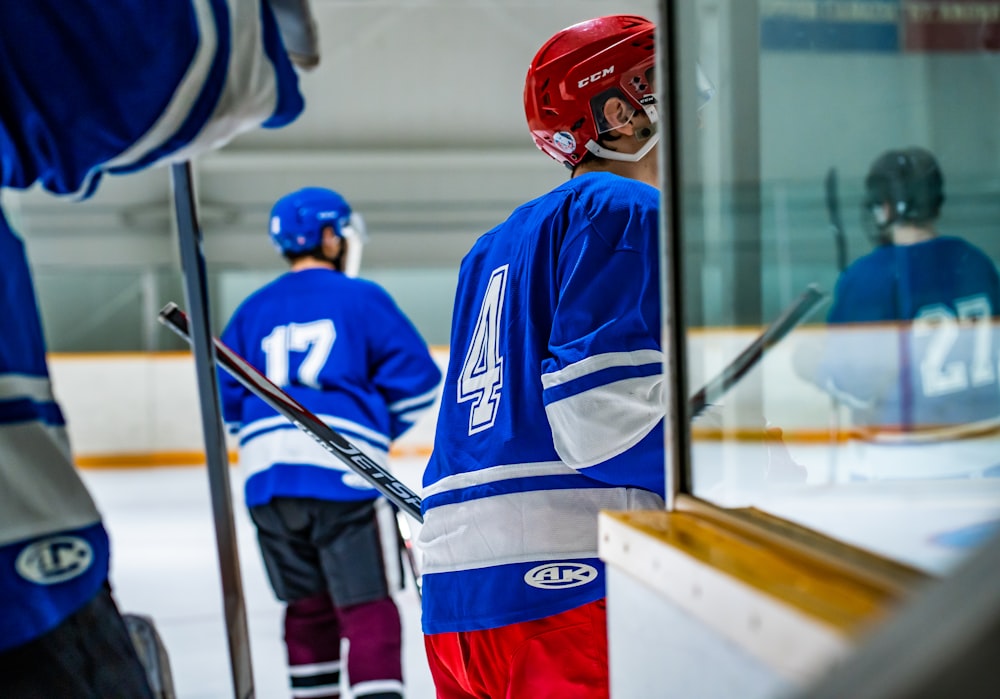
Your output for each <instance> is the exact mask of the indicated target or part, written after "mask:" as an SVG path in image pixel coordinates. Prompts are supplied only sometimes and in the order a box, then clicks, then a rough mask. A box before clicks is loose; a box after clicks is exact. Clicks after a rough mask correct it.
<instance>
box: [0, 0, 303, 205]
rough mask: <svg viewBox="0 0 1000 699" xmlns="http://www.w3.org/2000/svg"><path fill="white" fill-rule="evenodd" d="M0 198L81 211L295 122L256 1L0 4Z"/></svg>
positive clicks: (291, 88) (296, 96)
mask: <svg viewBox="0 0 1000 699" xmlns="http://www.w3.org/2000/svg"><path fill="white" fill-rule="evenodd" d="M0 92H2V94H3V95H4V98H3V100H2V101H0V177H2V181H0V184H2V185H3V186H6V187H13V188H28V187H31V186H32V185H34V184H35V183H36V182H37V183H40V184H41V186H42V187H44V188H45V189H47V190H48V191H50V192H52V193H55V194H65V195H72V196H75V197H79V198H83V197H86V196H89V195H90V194H91V193H93V192H94V190H95V189H96V187H97V185H98V182H99V179H100V177H101V176H102V174H103V173H107V172H111V173H127V172H131V171H135V170H139V169H143V168H146V167H149V166H152V165H155V164H157V163H161V162H174V161H178V160H183V159H187V158H190V157H192V156H194V155H196V154H198V153H200V152H203V151H205V150H208V149H213V148H217V147H219V146H221V145H223V144H225V143H226V142H228V141H229V140H230V139H231V138H233V137H234V136H236V135H237V134H239V133H242V132H244V131H247V130H249V129H253V128H256V127H259V126H264V127H279V126H283V125H285V124H287V123H289V122H290V121H292V120H293V119H295V118H296V116H298V114H299V113H300V112H301V110H302V108H303V100H302V96H301V94H300V92H299V89H298V79H297V76H296V74H295V70H294V68H293V67H292V64H291V62H290V59H289V58H288V55H287V53H286V52H285V50H284V48H283V46H282V43H281V37H280V32H279V30H278V27H277V25H276V23H275V19H274V16H273V14H272V11H271V8H270V5H269V2H268V0H177V1H176V2H167V3H155V4H151V3H148V2H143V1H142V0H82V1H81V2H72V3H65V2H60V1H59V0H35V1H33V2H28V3H16V2H8V3H0Z"/></svg>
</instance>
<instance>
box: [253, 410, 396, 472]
mask: <svg viewBox="0 0 1000 699" xmlns="http://www.w3.org/2000/svg"><path fill="white" fill-rule="evenodd" d="M282 419H284V418H282ZM286 422H287V421H286ZM350 442H351V443H352V444H353V445H354V446H356V447H357V448H358V449H360V450H361V451H362V452H364V453H365V454H366V455H367V456H368V457H369V458H371V460H372V461H374V462H375V463H377V464H378V465H379V466H381V467H382V468H383V469H388V464H389V452H388V450H387V449H385V448H383V447H381V446H380V445H375V444H371V443H369V442H366V441H365V440H363V439H357V438H354V437H353V435H352V438H351V440H350ZM275 463H282V464H302V465H307V466H319V467H322V468H329V469H332V470H334V471H345V472H350V473H353V469H351V468H350V467H349V466H347V465H346V464H345V463H344V462H343V461H341V460H340V459H339V458H338V457H336V456H334V455H333V454H331V453H330V452H328V451H327V450H326V449H325V448H324V447H322V446H320V445H319V443H317V442H316V440H315V439H313V438H312V437H311V436H309V435H308V434H306V433H305V432H303V431H302V430H300V429H298V428H297V427H292V428H289V429H276V430H271V431H269V432H264V433H263V434H260V435H258V436H255V437H251V438H250V439H249V440H248V441H247V442H246V443H245V444H243V445H242V446H241V447H240V467H241V468H243V469H245V470H246V475H248V476H249V475H252V474H254V473H258V472H260V471H264V470H266V469H268V468H270V467H271V465H272V464H275ZM364 487H366V488H368V487H371V486H368V485H365V486H364Z"/></svg>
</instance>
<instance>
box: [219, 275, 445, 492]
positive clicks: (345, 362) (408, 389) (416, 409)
mask: <svg viewBox="0 0 1000 699" xmlns="http://www.w3.org/2000/svg"><path fill="white" fill-rule="evenodd" d="M222 341H223V342H224V343H225V344H226V345H228V346H229V347H230V348H231V349H232V350H233V351H234V352H236V353H237V354H238V355H240V356H241V357H243V358H244V359H246V360H247V361H248V362H249V363H250V364H252V365H253V366H254V367H256V368H257V369H258V370H260V371H261V372H262V373H264V374H265V375H266V376H267V377H268V378H269V379H270V380H271V381H273V382H274V383H275V384H277V385H278V386H280V387H281V388H283V389H284V390H285V391H286V392H287V393H288V394H289V395H290V396H291V397H292V398H294V399H295V400H296V401H298V402H299V403H300V404H301V405H303V406H304V407H305V408H306V409H308V410H309V411H310V412H312V413H313V414H315V415H316V416H317V417H318V418H320V419H321V420H323V421H324V422H325V423H327V424H328V425H329V426H330V427H332V428H333V429H334V430H336V431H337V432H339V433H341V434H342V435H344V437H346V438H347V439H348V440H349V441H350V442H351V443H353V444H354V445H355V446H357V447H358V448H359V449H361V450H362V451H364V452H366V453H367V454H368V456H370V457H371V458H372V459H373V460H374V461H376V462H377V463H378V464H379V465H380V466H382V467H383V468H386V467H387V466H388V456H389V446H390V443H391V442H392V440H394V439H396V438H397V437H399V436H401V435H402V434H403V433H404V432H405V431H406V430H408V429H409V428H410V427H411V426H412V425H413V423H414V422H415V421H416V420H417V418H418V417H419V416H420V415H421V414H422V413H424V412H425V411H426V410H427V409H428V408H430V407H431V406H432V405H433V404H434V401H435V400H436V398H437V390H438V385H439V384H440V382H441V371H440V370H439V369H438V367H437V364H436V363H435V362H434V359H433V358H432V357H431V355H430V352H429V350H428V348H427V345H426V343H425V342H424V340H423V338H421V336H420V334H419V333H418V332H417V330H416V328H414V327H413V325H412V324H411V323H410V321H409V320H408V319H407V318H406V316H405V315H404V314H403V312H402V311H401V310H400V309H399V307H398V306H397V305H396V303H395V302H394V301H393V300H392V298H391V297H390V296H389V294H388V293H386V291H385V290H384V289H382V288H381V287H380V286H378V285H377V284H375V283H373V282H370V281H367V280H363V279H356V278H352V277H348V276H345V275H344V274H341V273H340V272H336V271H334V270H330V269H304V270H299V271H295V272H287V273H285V274H284V275H282V276H280V277H279V278H278V279H276V280H274V281H273V282H271V283H270V284H268V285H266V286H264V287H263V288H261V289H259V290H258V291H256V292H255V293H253V294H251V295H250V296H249V297H248V298H247V299H246V300H245V301H244V302H243V303H242V304H241V305H240V307H239V308H237V310H236V312H235V313H234V314H233V317H232V318H231V319H230V321H229V323H228V324H227V326H226V329H225V331H224V332H223V334H222ZM219 381H220V386H221V393H222V404H223V415H224V416H225V419H226V422H227V423H228V425H229V427H230V429H231V430H232V431H234V432H237V433H238V435H239V448H240V467H241V468H242V469H243V470H244V472H245V473H246V475H247V478H246V486H245V490H246V502H247V505H249V506H251V507H252V506H255V505H261V504H264V503H267V502H268V501H270V500H271V499H272V498H274V497H282V496H283V497H308V498H319V499H325V500H341V501H343V500H364V499H371V498H374V497H376V496H377V495H378V491H377V490H375V489H374V488H372V487H371V486H370V485H369V484H368V481H366V480H365V479H364V478H362V477H361V476H359V475H357V474H355V473H354V472H353V471H352V470H351V469H350V468H348V467H347V466H345V465H344V463H343V462H342V461H341V460H340V459H338V458H337V457H335V456H333V455H332V454H330V453H329V452H327V451H326V450H325V449H324V448H323V447H321V446H319V445H318V444H317V443H316V442H315V441H314V440H313V439H312V437H310V436H309V435H307V434H305V433H304V432H302V431H301V430H299V429H298V428H297V427H296V426H295V425H293V424H292V423H291V422H289V421H288V420H287V419H286V418H284V417H283V416H281V415H279V414H278V413H277V412H276V411H275V410H274V409H272V408H271V407H270V406H268V405H267V404H266V403H264V401H262V400H261V399H259V398H257V397H256V396H254V395H253V394H251V393H250V392H249V391H248V390H247V389H246V388H244V387H243V386H242V385H241V384H240V383H239V382H237V381H236V379H234V378H233V377H232V376H230V375H229V374H228V373H225V372H220V374H219Z"/></svg>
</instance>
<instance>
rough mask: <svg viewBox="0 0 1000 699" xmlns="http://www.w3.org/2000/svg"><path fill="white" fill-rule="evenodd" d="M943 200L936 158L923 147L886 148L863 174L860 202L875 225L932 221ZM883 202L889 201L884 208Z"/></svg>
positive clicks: (941, 178)
mask: <svg viewBox="0 0 1000 699" xmlns="http://www.w3.org/2000/svg"><path fill="white" fill-rule="evenodd" d="M943 203H944V176H943V175H942V174H941V168H940V166H938V163H937V160H936V159H935V158H934V156H933V155H932V154H931V153H930V152H929V151H927V150H925V149H923V148H918V147H912V148H905V149H900V150H890V151H886V152H885V153H883V154H881V155H880V156H879V157H878V158H876V159H875V162H873V163H872V166H871V168H870V169H869V171H868V176H867V177H865V201H864V205H865V208H866V209H867V210H868V212H869V213H870V214H871V216H872V217H873V218H874V220H875V224H876V225H877V226H878V227H879V228H884V227H886V226H888V225H890V224H892V223H897V222H910V223H918V224H919V223H926V222H928V221H933V220H934V219H936V218H937V217H938V214H939V213H940V211H941V205H942V204H943ZM884 204H889V207H888V210H885V207H884V206H883V205H884Z"/></svg>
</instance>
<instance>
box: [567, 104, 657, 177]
mask: <svg viewBox="0 0 1000 699" xmlns="http://www.w3.org/2000/svg"><path fill="white" fill-rule="evenodd" d="M643 111H645V112H646V116H648V117H649V126H644V127H641V128H638V129H636V132H635V136H636V139H637V140H640V141H645V143H644V144H643V145H642V148H640V149H639V150H637V151H636V152H635V153H621V152H619V151H616V150H610V149H608V148H605V147H604V146H602V145H600V144H599V143H597V141H593V140H591V141H587V143H586V145H585V146H584V148H586V149H587V150H588V151H590V152H591V153H593V154H594V155H596V156H597V157H599V158H604V159H606V160H617V161H619V162H623V163H637V162H639V161H640V160H642V159H643V158H645V157H646V155H648V154H649V151H651V150H653V147H654V146H655V145H656V144H657V143H659V142H660V130H659V129H658V128H657V122H658V121H659V115H658V113H657V111H656V107H655V106H644V107H643ZM633 116H635V115H634V114H633ZM631 120H632V119H631V118H629V121H631Z"/></svg>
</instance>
